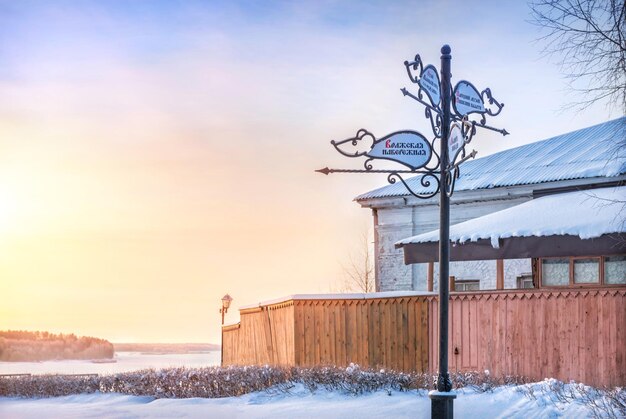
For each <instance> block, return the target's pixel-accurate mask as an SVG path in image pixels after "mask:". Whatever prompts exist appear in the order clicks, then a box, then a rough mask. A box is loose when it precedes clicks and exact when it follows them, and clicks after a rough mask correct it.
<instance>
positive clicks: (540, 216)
mask: <svg viewBox="0 0 626 419" xmlns="http://www.w3.org/2000/svg"><path fill="white" fill-rule="evenodd" d="M625 203H626V186H621V187H611V188H601V189H590V190H586V191H578V192H569V193H563V194H558V195H549V196H545V197H542V198H537V199H533V200H531V201H528V202H525V203H523V204H520V205H517V206H514V207H511V208H507V209H505V210H502V211H498V212H494V213H491V214H487V215H484V216H482V217H478V218H474V219H472V220H469V221H465V222H463V223H459V224H455V225H453V226H451V227H450V240H451V241H452V242H456V243H465V242H468V241H472V242H476V241H478V240H481V239H488V240H491V246H492V247H493V248H494V249H497V248H498V247H499V244H498V241H499V240H500V239H506V238H509V237H531V236H536V237H542V236H553V235H572V236H578V237H580V238H581V239H583V240H584V239H592V238H596V237H600V236H602V235H604V234H612V233H613V234H614V233H626V220H625V219H624V218H625V216H626V208H625V207H624V205H625ZM437 241H439V230H434V231H431V232H428V233H424V234H420V235H417V236H413V237H409V238H407V239H403V240H400V241H398V242H397V243H396V246H403V245H405V244H415V243H428V242H437Z"/></svg>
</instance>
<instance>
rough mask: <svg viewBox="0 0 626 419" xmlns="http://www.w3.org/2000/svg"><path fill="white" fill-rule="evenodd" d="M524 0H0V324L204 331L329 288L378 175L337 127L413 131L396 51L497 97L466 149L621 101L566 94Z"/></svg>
mask: <svg viewBox="0 0 626 419" xmlns="http://www.w3.org/2000/svg"><path fill="white" fill-rule="evenodd" d="M529 18H530V16H529V10H528V7H527V6H526V4H525V2H523V1H517V0H516V1H481V2H471V1H442V0H439V1H404V2H400V1H397V2H384V1H353V2H339V1H310V2H306V1H285V2H282V1H276V2H257V1H223V2H222V1H197V2H195V1H161V2H159V1H151V2H150V1H133V2H127V1H103V2H95V1H94V2H89V1H46V2H42V1H14V0H6V1H5V0H0V329H27V330H48V331H52V332H74V333H77V334H81V335H91V336H98V337H102V338H106V339H109V340H112V341H139V342H153V341H161V342H216V343H217V342H219V337H220V332H219V330H220V329H219V322H220V316H219V313H218V309H219V307H220V298H221V297H222V295H224V294H225V293H227V292H228V293H229V294H230V295H232V296H233V297H234V299H235V300H234V302H233V304H234V307H233V309H232V310H231V311H230V312H229V313H228V315H227V322H235V321H236V320H237V318H238V314H237V307H238V306H239V305H247V304H251V303H256V302H259V301H263V300H267V299H273V298H277V297H281V296H284V295H289V294H294V293H326V292H330V291H332V290H335V289H337V288H338V287H339V286H340V283H341V281H342V277H343V273H342V267H341V264H342V261H345V260H346V258H347V257H349V255H350V254H352V253H354V252H356V251H357V250H358V245H359V239H358V238H359V235H360V234H361V232H362V231H363V230H365V229H366V228H367V227H368V226H369V225H371V215H370V213H369V211H368V210H366V209H361V208H360V207H359V206H358V205H357V204H356V203H354V202H352V199H353V198H354V196H356V195H358V194H359V193H362V192H365V191H367V190H370V189H373V188H375V187H378V186H383V185H385V184H386V177H385V176H382V175H381V176H376V175H331V176H328V177H325V176H323V175H320V174H317V173H314V169H317V168H320V167H324V166H330V167H344V168H359V167H360V165H361V162H360V161H352V160H350V159H346V158H344V157H341V156H340V155H338V154H337V153H336V152H335V151H334V149H332V147H331V146H330V144H329V141H330V140H332V139H345V138H348V137H350V136H353V135H354V134H355V132H356V131H357V129H359V128H367V129H368V130H370V131H372V132H373V133H374V134H376V135H378V136H383V135H385V134H386V133H389V132H391V131H396V130H399V129H415V130H418V131H421V132H423V133H425V134H429V131H430V125H429V123H428V121H427V120H426V119H425V118H424V116H423V109H422V108H421V107H420V106H419V105H418V104H417V103H415V102H414V101H412V100H411V99H408V98H404V97H403V96H402V94H401V93H400V88H402V87H407V88H409V89H410V90H412V91H415V90H416V89H415V88H414V87H413V86H411V83H410V81H409V80H408V78H407V76H406V72H405V69H404V66H403V62H404V60H407V59H409V60H410V59H412V58H413V57H414V56H415V54H416V53H420V54H421V56H422V57H423V59H424V60H425V61H426V62H427V63H432V64H435V65H436V66H437V67H439V57H440V53H439V50H440V48H441V46H442V45H443V44H444V43H448V44H450V45H451V47H452V56H453V58H452V76H453V83H454V82H456V81H458V80H460V79H467V80H470V81H472V82H473V83H474V84H475V85H476V86H477V87H478V88H479V89H483V88H485V87H491V89H492V92H493V94H494V96H495V97H496V98H497V99H498V100H500V101H502V102H504V103H505V107H504V110H503V111H502V114H501V115H500V116H498V117H497V118H494V119H493V120H492V122H493V124H494V125H497V126H499V127H506V129H507V130H508V131H509V132H510V133H511V135H510V136H507V137H504V138H503V137H501V136H499V135H496V134H489V133H484V132H480V133H479V135H477V136H476V137H475V139H474V140H473V144H472V145H473V146H474V148H476V149H477V150H478V152H479V156H485V155H487V154H491V153H493V152H496V151H500V150H503V149H506V148H510V147H514V146H518V145H521V144H525V143H528V142H532V141H536V140H541V139H544V138H548V137H550V136H552V135H556V134H560V133H564V132H568V131H572V130H575V129H578V128H582V127H585V126H589V125H593V124H596V123H600V122H604V121H606V120H608V119H611V118H615V117H617V116H620V115H618V114H617V111H613V113H611V112H609V111H608V110H607V109H606V107H605V106H602V105H597V106H596V107H593V108H590V109H588V110H586V111H585V112H582V113H576V112H575V111H573V110H569V111H568V110H566V111H563V110H562V109H561V108H562V106H563V105H564V104H565V103H567V102H569V101H571V100H573V99H575V98H574V97H568V96H567V95H566V93H565V89H566V84H565V82H564V81H563V79H562V77H561V74H560V73H559V68H558V66H557V65H555V64H554V61H555V60H554V59H552V60H550V59H548V58H545V57H542V55H541V46H542V44H541V43H536V42H534V40H535V39H536V38H538V37H539V35H540V33H539V31H538V29H537V28H536V27H534V26H532V25H531V24H529V23H528V22H527V20H528V19H529Z"/></svg>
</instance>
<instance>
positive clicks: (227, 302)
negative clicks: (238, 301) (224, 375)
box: [220, 294, 233, 366]
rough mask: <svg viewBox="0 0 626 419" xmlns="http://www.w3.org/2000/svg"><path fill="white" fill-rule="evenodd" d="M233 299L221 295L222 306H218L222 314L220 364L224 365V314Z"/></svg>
mask: <svg viewBox="0 0 626 419" xmlns="http://www.w3.org/2000/svg"><path fill="white" fill-rule="evenodd" d="M232 301H233V297H231V296H230V295H228V294H226V295H225V296H223V297H222V308H220V314H221V315H222V327H221V329H222V330H221V332H222V344H221V345H220V366H224V314H226V313H227V312H228V307H230V303H231V302H232Z"/></svg>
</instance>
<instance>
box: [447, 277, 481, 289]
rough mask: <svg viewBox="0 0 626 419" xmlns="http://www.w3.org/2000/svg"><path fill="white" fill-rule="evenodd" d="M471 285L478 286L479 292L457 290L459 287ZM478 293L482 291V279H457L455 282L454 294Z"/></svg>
mask: <svg viewBox="0 0 626 419" xmlns="http://www.w3.org/2000/svg"><path fill="white" fill-rule="evenodd" d="M470 284H472V285H473V284H477V285H478V289H477V290H459V289H457V288H456V287H457V286H459V285H470ZM478 291H481V289H480V279H455V280H454V292H478ZM483 291H484V290H483Z"/></svg>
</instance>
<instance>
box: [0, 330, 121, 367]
mask: <svg viewBox="0 0 626 419" xmlns="http://www.w3.org/2000/svg"><path fill="white" fill-rule="evenodd" d="M113 354H114V350H113V344H112V343H111V342H109V341H107V340H104V339H98V338H94V337H89V336H76V335H75V334H73V333H70V334H63V333H60V334H54V333H49V332H39V331H37V332H29V331H24V330H7V331H0V361H8V362H19V361H48V360H55V359H110V358H113Z"/></svg>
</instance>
